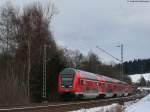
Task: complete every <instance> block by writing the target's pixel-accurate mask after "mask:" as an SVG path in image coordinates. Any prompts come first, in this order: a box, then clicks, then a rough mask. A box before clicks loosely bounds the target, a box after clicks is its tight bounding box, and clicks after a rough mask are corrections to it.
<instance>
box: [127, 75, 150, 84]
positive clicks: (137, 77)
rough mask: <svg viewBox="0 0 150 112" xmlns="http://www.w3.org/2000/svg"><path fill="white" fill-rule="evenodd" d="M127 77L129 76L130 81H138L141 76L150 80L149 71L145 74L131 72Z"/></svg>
mask: <svg viewBox="0 0 150 112" xmlns="http://www.w3.org/2000/svg"><path fill="white" fill-rule="evenodd" d="M129 77H130V78H131V80H132V82H135V83H136V82H139V80H140V79H141V77H144V78H145V80H147V81H148V80H149V81H150V73H145V74H133V75H129Z"/></svg>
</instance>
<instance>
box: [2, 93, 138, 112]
mask: <svg viewBox="0 0 150 112" xmlns="http://www.w3.org/2000/svg"><path fill="white" fill-rule="evenodd" d="M134 97H135V96H129V97H120V98H109V99H100V100H90V101H81V102H71V103H70V102H69V103H64V104H59V103H58V104H48V105H46V104H45V105H39V106H28V107H14V108H2V109H0V112H8V111H23V110H24V111H27V110H35V109H44V108H49V107H62V106H71V105H80V104H90V103H98V102H109V101H117V100H121V99H122V100H124V99H126V98H130V99H132V98H134ZM136 97H137V96H136Z"/></svg>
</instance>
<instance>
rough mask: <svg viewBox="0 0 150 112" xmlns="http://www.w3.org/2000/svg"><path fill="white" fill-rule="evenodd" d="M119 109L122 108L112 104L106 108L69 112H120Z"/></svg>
mask: <svg viewBox="0 0 150 112" xmlns="http://www.w3.org/2000/svg"><path fill="white" fill-rule="evenodd" d="M121 109H122V107H121V106H120V105H118V104H115V103H114V104H112V105H108V106H103V107H95V108H90V109H80V110H76V111H71V112H122V111H121Z"/></svg>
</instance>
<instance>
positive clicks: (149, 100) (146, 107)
mask: <svg viewBox="0 0 150 112" xmlns="http://www.w3.org/2000/svg"><path fill="white" fill-rule="evenodd" d="M125 112H150V94H149V95H147V96H146V97H144V98H142V99H141V100H139V101H138V102H137V103H134V104H133V105H130V106H128V107H127V108H126V109H125Z"/></svg>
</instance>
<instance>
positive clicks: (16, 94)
mask: <svg viewBox="0 0 150 112" xmlns="http://www.w3.org/2000/svg"><path fill="white" fill-rule="evenodd" d="M27 102H28V97H27V95H26V91H25V88H24V86H23V84H21V82H20V84H19V81H18V80H17V78H14V77H9V78H3V79H0V105H1V106H8V105H21V104H25V103H27Z"/></svg>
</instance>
